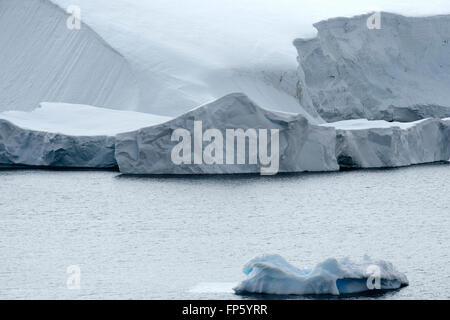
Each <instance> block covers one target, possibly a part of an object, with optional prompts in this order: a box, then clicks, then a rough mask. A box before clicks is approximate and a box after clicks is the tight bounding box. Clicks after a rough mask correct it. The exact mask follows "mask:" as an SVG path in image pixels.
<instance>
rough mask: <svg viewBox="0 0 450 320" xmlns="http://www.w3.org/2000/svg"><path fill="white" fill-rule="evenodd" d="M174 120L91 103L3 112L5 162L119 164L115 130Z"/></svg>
mask: <svg viewBox="0 0 450 320" xmlns="http://www.w3.org/2000/svg"><path fill="white" fill-rule="evenodd" d="M169 119H170V118H166V117H160V116H154V115H151V114H145V113H138V112H131V111H118V110H112V109H105V108H97V107H92V106H86V105H72V104H64V103H42V104H41V105H40V107H39V108H36V109H34V110H33V111H30V112H25V111H7V112H3V113H0V166H14V165H26V166H45V167H79V168H109V167H115V166H116V165H117V164H116V159H115V157H114V150H115V138H114V136H115V134H117V133H119V132H124V131H129V130H135V129H138V128H140V127H145V126H149V125H155V124H157V123H161V122H165V121H167V120H169Z"/></svg>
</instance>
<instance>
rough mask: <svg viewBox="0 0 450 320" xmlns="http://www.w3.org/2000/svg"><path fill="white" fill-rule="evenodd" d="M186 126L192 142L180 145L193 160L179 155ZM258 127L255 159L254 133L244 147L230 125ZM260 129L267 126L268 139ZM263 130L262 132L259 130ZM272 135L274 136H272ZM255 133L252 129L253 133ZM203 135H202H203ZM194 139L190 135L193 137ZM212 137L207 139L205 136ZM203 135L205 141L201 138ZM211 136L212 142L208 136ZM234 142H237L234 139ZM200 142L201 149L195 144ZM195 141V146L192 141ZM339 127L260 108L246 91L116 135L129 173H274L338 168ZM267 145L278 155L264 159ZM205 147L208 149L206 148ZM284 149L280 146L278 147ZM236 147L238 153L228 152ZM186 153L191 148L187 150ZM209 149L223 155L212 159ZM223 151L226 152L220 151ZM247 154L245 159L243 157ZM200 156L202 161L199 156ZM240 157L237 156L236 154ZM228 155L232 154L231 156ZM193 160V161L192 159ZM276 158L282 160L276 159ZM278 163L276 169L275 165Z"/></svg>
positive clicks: (269, 152) (118, 151)
mask: <svg viewBox="0 0 450 320" xmlns="http://www.w3.org/2000/svg"><path fill="white" fill-rule="evenodd" d="M195 122H201V126H202V127H201V128H199V129H196V127H195V124H194V123H195ZM178 129H182V130H184V131H185V132H186V134H187V135H188V136H189V137H184V136H183V139H182V140H180V142H186V141H187V142H186V143H187V145H188V147H187V148H186V149H183V151H182V152H180V151H181V150H179V151H178V152H177V156H178V154H182V156H183V158H184V159H185V156H187V158H188V160H187V161H185V162H183V163H177V162H175V161H174V160H173V152H174V150H175V146H177V145H178V144H179V138H180V137H181V136H180V137H177V138H176V139H175V141H174V140H173V139H172V138H173V134H174V132H175V131H176V130H178ZM209 129H215V130H216V132H217V131H218V133H219V134H220V136H221V138H220V139H219V138H217V137H216V136H217V134H215V135H214V138H213V137H210V138H209V140H208V139H207V138H205V137H204V136H202V135H203V134H206V132H207V130H208V131H209ZM228 129H230V130H233V131H234V130H242V133H244V131H246V130H247V129H250V130H252V129H254V132H255V140H253V141H256V139H257V140H258V142H257V143H256V142H255V145H256V144H257V145H258V151H257V153H255V155H256V156H259V158H258V161H255V162H254V163H251V162H250V160H249V159H250V156H249V154H250V152H249V148H250V147H249V145H250V142H249V141H250V138H249V137H247V138H245V137H244V138H243V139H244V146H243V148H242V149H241V150H242V151H239V150H240V149H239V147H237V146H236V145H237V143H235V142H234V141H235V140H237V139H234V137H232V138H231V139H229V138H228V134H227V130H228ZM259 129H264V130H267V133H266V134H264V135H263V136H264V137H265V139H266V140H265V141H266V142H267V143H264V142H262V141H264V140H261V139H262V135H261V132H260V131H258V130H259ZM272 129H273V130H278V131H279V135H277V137H279V138H278V139H277V142H276V143H277V144H278V143H279V148H276V147H275V146H274V141H273V140H272V139H273V137H274V135H273V133H271V131H272ZM258 132H259V136H257V134H258ZM269 135H270V137H269ZM250 136H251V135H250ZM197 137H198V138H199V139H200V140H197V139H198V138H197ZM187 139H189V140H187ZM205 139H206V140H205ZM195 141H200V142H195ZM207 141H209V142H207ZM229 142H231V145H229ZM213 143H214V145H215V147H214V152H212V151H211V150H210V153H207V152H206V150H207V149H208V148H207V146H212V145H213ZM196 144H198V146H200V150H199V149H196V147H195V145H196ZM192 145H193V146H194V147H192ZM335 145H336V132H335V130H334V128H327V127H321V126H317V125H312V124H310V123H309V122H308V120H307V119H306V118H304V117H302V116H301V115H296V114H289V113H281V112H274V111H268V110H265V109H262V108H260V107H259V106H258V105H256V104H255V103H254V102H253V101H251V100H250V99H249V98H248V97H247V96H245V95H244V94H242V93H235V94H230V95H227V96H225V97H223V98H221V99H218V100H216V101H214V102H212V103H210V104H206V105H204V106H201V107H198V108H196V109H194V110H192V111H190V112H188V113H186V114H183V115H181V116H179V117H177V118H175V119H173V120H171V121H169V122H166V123H163V124H160V125H156V126H152V127H148V128H143V129H140V130H138V131H134V132H127V133H122V134H118V135H117V136H116V159H117V163H118V164H119V168H120V171H121V172H122V173H125V174H222V173H226V174H228V173H263V174H264V173H270V174H275V173H277V172H302V171H335V170H338V169H339V167H338V165H337V161H336V158H335ZM261 146H264V147H265V148H266V151H265V152H267V153H264V154H265V155H270V157H271V158H276V159H272V161H271V162H270V163H264V161H261V155H262V151H261ZM203 149H204V150H203ZM278 150H279V151H278ZM229 151H231V152H232V154H233V156H232V157H230V158H229V157H228V152H229ZM185 153H186V154H185ZM209 154H213V155H214V157H215V159H219V158H220V160H218V161H211V163H208V162H207V160H206V159H207V157H209ZM218 154H220V155H221V156H218ZM236 155H243V156H244V161H243V163H240V164H239V163H238V161H237V158H238V157H239V156H236ZM197 157H198V159H200V161H199V162H196V160H195V159H197ZM235 158H236V159H235ZM228 159H231V161H230V162H229V161H228ZM187 162H188V163H187ZM275 163H276V164H275ZM274 166H276V168H275V172H274V171H271V169H272V168H274Z"/></svg>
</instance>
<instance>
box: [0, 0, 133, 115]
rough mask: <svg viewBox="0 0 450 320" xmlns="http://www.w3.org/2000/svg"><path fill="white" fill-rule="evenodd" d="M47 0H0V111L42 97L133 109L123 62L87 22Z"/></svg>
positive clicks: (129, 80)
mask: <svg viewBox="0 0 450 320" xmlns="http://www.w3.org/2000/svg"><path fill="white" fill-rule="evenodd" d="M68 18H69V15H68V14H67V13H65V12H64V11H63V10H62V9H61V8H59V7H57V6H56V5H54V4H52V3H50V2H49V1H47V0H2V1H0V30H1V32H0V48H1V50H0V70H1V72H0V111H4V110H30V109H32V108H35V107H37V105H38V104H39V103H40V102H42V101H61V102H69V103H82V104H91V105H96V106H107V107H113V108H121V109H136V108H137V105H138V103H139V96H138V90H137V87H136V82H135V78H134V76H133V74H132V72H131V69H130V67H129V65H128V62H127V61H126V60H125V59H124V58H123V57H122V56H121V55H120V54H119V53H118V52H116V51H115V50H113V49H112V48H111V47H110V46H109V45H108V44H107V43H106V42H105V41H103V40H102V38H100V37H99V36H98V35H97V34H96V33H95V32H94V31H92V29H90V28H89V27H88V26H87V25H85V24H82V25H81V28H80V29H79V30H78V29H69V28H68V27H67V20H68Z"/></svg>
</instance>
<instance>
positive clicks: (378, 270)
mask: <svg viewBox="0 0 450 320" xmlns="http://www.w3.org/2000/svg"><path fill="white" fill-rule="evenodd" d="M243 271H244V273H245V274H246V275H247V279H245V280H244V281H242V282H241V283H240V284H239V285H238V286H237V287H236V288H234V290H235V291H236V293H237V294H246V293H247V294H248V293H260V294H277V295H312V294H331V295H342V294H359V293H364V292H368V291H371V290H394V289H399V288H401V287H404V286H407V285H408V279H407V277H406V275H405V274H403V273H401V272H399V271H397V270H396V269H395V268H394V266H393V265H392V264H391V263H389V262H386V261H382V260H380V261H373V260H371V259H370V258H368V257H365V259H364V260H363V261H362V262H360V263H354V262H352V261H350V260H349V259H341V260H337V259H328V260H325V261H324V262H322V263H319V264H318V265H317V266H316V267H314V268H313V269H299V268H297V267H294V266H293V265H291V264H289V263H288V262H287V261H286V260H285V259H283V258H282V257H281V256H279V255H262V256H259V257H256V258H254V259H252V260H251V261H249V262H248V263H247V264H246V265H245V267H244V270H243Z"/></svg>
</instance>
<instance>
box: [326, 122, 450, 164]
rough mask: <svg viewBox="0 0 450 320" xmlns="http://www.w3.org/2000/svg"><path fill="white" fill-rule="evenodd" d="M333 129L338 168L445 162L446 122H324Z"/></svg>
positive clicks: (449, 131)
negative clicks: (335, 135)
mask: <svg viewBox="0 0 450 320" xmlns="http://www.w3.org/2000/svg"><path fill="white" fill-rule="evenodd" d="M323 126H327V127H333V128H335V129H336V134H337V144H336V158H337V160H338V162H339V165H340V167H341V168H384V167H401V166H409V165H413V164H422V163H432V162H440V161H448V160H449V159H450V121H448V120H445V119H444V120H439V119H425V120H419V121H416V122H410V123H399V122H386V121H383V120H379V121H367V120H364V119H358V120H346V121H340V122H336V123H327V124H324V125H323Z"/></svg>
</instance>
